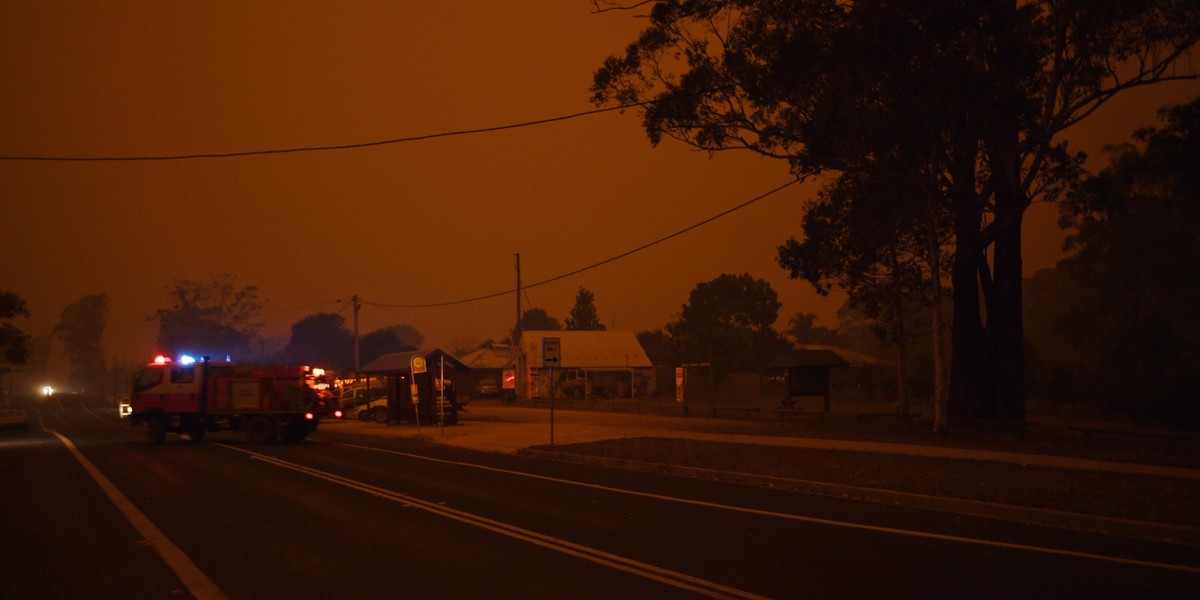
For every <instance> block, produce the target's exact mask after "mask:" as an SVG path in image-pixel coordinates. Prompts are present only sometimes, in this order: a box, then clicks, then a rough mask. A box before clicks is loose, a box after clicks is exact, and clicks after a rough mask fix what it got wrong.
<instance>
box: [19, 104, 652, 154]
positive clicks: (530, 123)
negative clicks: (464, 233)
mask: <svg viewBox="0 0 1200 600" xmlns="http://www.w3.org/2000/svg"><path fill="white" fill-rule="evenodd" d="M645 104H646V103H645V102H635V103H632V104H622V105H620V106H610V107H608V108H596V109H592V110H585V111H582V112H577V113H571V114H568V115H561V116H557V117H548V118H545V119H536V120H533V121H522V122H519V123H509V124H507V125H495V126H492V127H480V128H476V129H459V130H455V131H442V132H438V133H428V134H424V135H414V136H408V137H399V138H391V139H386V140H374V141H369V142H358V143H353V144H332V145H328V146H301V147H294V148H271V149H266V150H237V151H232V152H205V153H192V154H163V155H141V156H19V155H16V156H6V155H0V160H11V161H30V162H34V161H42V162H139V161H143V162H144V161H170V160H195V159H202V158H213V159H215V158H239V157H246V156H264V155H268V154H298V153H301V152H331V151H336V150H356V149H359V148H371V147H374V146H388V145H392V144H403V143H407V142H421V141H426V140H433V139H437V138H447V137H458V136H464V135H477V134H481V133H492V132H496V131H505V130H508V129H520V128H522V127H533V126H536V125H546V124H549V123H557V122H560V121H568V120H570V119H577V118H580V117H588V116H591V115H597V114H600V113H606V112H613V111H620V110H625V109H628V108H634V107H637V106H643V105H645Z"/></svg>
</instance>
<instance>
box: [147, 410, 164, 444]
mask: <svg viewBox="0 0 1200 600" xmlns="http://www.w3.org/2000/svg"><path fill="white" fill-rule="evenodd" d="M146 434H147V438H148V439H149V440H150V443H151V444H161V443H163V440H165V439H167V416H166V415H151V416H150V417H148V418H147V419H146Z"/></svg>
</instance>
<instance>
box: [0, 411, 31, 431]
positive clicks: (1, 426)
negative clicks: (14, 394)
mask: <svg viewBox="0 0 1200 600" xmlns="http://www.w3.org/2000/svg"><path fill="white" fill-rule="evenodd" d="M8 429H16V430H17V431H29V415H28V414H27V413H26V412H25V411H24V410H22V409H20V408H3V409H0V431H3V430H8Z"/></svg>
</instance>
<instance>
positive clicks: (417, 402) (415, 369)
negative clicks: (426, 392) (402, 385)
mask: <svg viewBox="0 0 1200 600" xmlns="http://www.w3.org/2000/svg"><path fill="white" fill-rule="evenodd" d="M409 367H410V369H409V370H410V371H412V384H410V387H409V390H410V391H411V392H412V393H411V394H410V395H411V396H412V405H413V420H414V421H416V423H417V433H418V434H420V433H421V398H420V388H418V387H417V374H418V373H424V372H425V357H424V356H421V355H420V354H414V355H413V357H412V360H411V361H410V362H409Z"/></svg>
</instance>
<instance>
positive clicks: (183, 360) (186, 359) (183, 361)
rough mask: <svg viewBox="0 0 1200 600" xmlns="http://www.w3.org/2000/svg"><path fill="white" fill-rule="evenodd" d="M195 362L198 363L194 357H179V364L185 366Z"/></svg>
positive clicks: (185, 355)
mask: <svg viewBox="0 0 1200 600" xmlns="http://www.w3.org/2000/svg"><path fill="white" fill-rule="evenodd" d="M195 362H196V358H195V357H193V356H190V355H187V354H184V355H182V356H180V357H179V363H180V364H183V365H190V364H193V363H195Z"/></svg>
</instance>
